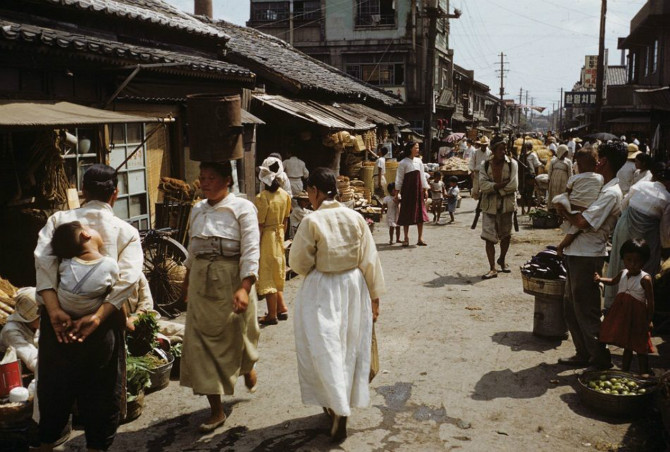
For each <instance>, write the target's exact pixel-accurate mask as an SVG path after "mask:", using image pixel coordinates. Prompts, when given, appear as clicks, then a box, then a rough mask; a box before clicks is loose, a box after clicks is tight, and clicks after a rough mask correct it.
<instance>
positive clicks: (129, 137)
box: [109, 124, 150, 230]
mask: <svg viewBox="0 0 670 452" xmlns="http://www.w3.org/2000/svg"><path fill="white" fill-rule="evenodd" d="M110 135H111V137H110V138H111V142H112V149H111V153H110V155H109V164H110V165H111V166H113V167H114V168H116V167H118V166H119V165H120V164H121V163H123V161H124V160H125V159H126V158H127V157H128V156H130V155H131V154H132V153H133V151H134V150H135V149H136V148H137V146H138V145H140V143H142V140H143V137H144V125H143V124H114V125H113V126H111V132H110ZM146 151H147V149H146V144H143V145H142V147H141V148H140V150H138V151H137V152H136V153H135V154H134V155H133V156H132V157H131V158H130V160H128V162H126V163H125V164H124V165H123V166H122V167H121V168H120V169H119V187H118V188H119V196H118V198H117V200H116V202H115V203H114V213H115V214H116V216H117V217H119V218H121V219H123V220H126V221H128V222H129V223H130V224H132V225H133V226H135V227H136V228H138V229H140V230H142V229H148V228H149V227H150V224H149V199H148V195H147V168H146Z"/></svg>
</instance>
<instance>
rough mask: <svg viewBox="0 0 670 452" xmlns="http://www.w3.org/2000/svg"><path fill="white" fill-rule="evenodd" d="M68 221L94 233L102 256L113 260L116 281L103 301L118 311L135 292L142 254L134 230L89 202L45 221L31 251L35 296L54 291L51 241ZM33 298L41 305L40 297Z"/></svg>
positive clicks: (55, 280) (103, 205) (107, 207)
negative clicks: (86, 226) (114, 261)
mask: <svg viewBox="0 0 670 452" xmlns="http://www.w3.org/2000/svg"><path fill="white" fill-rule="evenodd" d="M71 221H80V222H81V223H83V224H87V225H88V226H89V227H91V228H92V229H95V230H96V231H98V233H100V236H101V237H102V241H103V249H102V250H101V252H102V254H104V255H105V256H109V257H111V258H112V259H115V260H116V262H117V264H118V266H119V278H118V280H117V281H116V284H114V286H113V287H112V291H111V292H110V293H109V294H108V295H107V297H106V299H105V301H106V302H108V303H111V304H113V305H114V306H116V307H117V309H120V308H121V306H122V305H123V303H124V302H125V301H126V300H127V299H128V298H130V296H131V295H132V294H133V292H134V291H135V286H136V284H137V281H138V280H139V279H140V274H141V273H142V266H143V265H144V253H143V252H142V245H141V243H140V235H139V233H138V232H137V229H135V228H134V227H132V226H131V225H130V224H128V223H126V222H125V221H123V220H122V219H120V218H118V217H117V216H115V215H114V211H113V210H112V206H110V205H109V204H107V203H104V202H100V201H89V202H87V203H86V204H84V205H83V206H82V207H80V208H79V209H74V210H64V211H61V212H56V213H54V214H53V215H52V216H51V217H49V219H48V220H47V223H46V225H44V227H43V228H42V230H41V231H40V233H39V236H38V239H37V247H36V248H35V276H36V279H37V284H36V290H37V292H40V291H42V290H46V289H54V290H56V289H57V288H58V258H57V257H56V256H54V255H53V252H52V249H51V238H52V237H53V233H54V230H55V229H56V228H57V227H58V226H60V225H61V224H63V223H69V222H71ZM37 298H38V302H41V297H37Z"/></svg>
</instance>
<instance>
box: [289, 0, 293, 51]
mask: <svg viewBox="0 0 670 452" xmlns="http://www.w3.org/2000/svg"><path fill="white" fill-rule="evenodd" d="M288 43H289V44H291V45H293V0H291V1H290V2H289V4H288Z"/></svg>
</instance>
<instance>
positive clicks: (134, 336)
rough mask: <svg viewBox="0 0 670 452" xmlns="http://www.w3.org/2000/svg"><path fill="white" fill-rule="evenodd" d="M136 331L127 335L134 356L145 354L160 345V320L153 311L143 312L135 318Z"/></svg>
mask: <svg viewBox="0 0 670 452" xmlns="http://www.w3.org/2000/svg"><path fill="white" fill-rule="evenodd" d="M134 323H135V331H130V332H129V333H128V334H127V336H126V344H127V345H128V352H129V353H130V354H131V355H132V356H144V355H146V354H147V353H149V352H150V351H151V350H153V349H154V348H155V347H157V346H158V343H157V342H156V334H157V333H158V329H159V328H158V320H157V319H156V315H155V314H154V313H153V312H146V313H142V314H140V315H138V316H137V319H136V320H135V322H134Z"/></svg>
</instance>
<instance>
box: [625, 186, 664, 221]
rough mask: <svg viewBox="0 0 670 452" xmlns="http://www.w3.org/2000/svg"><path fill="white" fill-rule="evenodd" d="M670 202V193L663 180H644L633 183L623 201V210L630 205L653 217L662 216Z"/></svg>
mask: <svg viewBox="0 0 670 452" xmlns="http://www.w3.org/2000/svg"><path fill="white" fill-rule="evenodd" d="M668 204H670V193H668V190H667V189H666V188H665V185H663V184H662V183H661V182H651V181H642V182H638V183H637V184H635V185H633V186H632V187H631V188H630V191H629V192H628V194H627V195H626V196H625V197H624V198H623V201H622V202H621V210H626V209H627V208H628V207H629V206H630V207H631V208H633V209H635V210H637V211H638V212H641V213H643V214H645V215H648V216H650V217H653V218H662V217H663V212H664V210H665V207H666V206H667V205H668Z"/></svg>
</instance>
